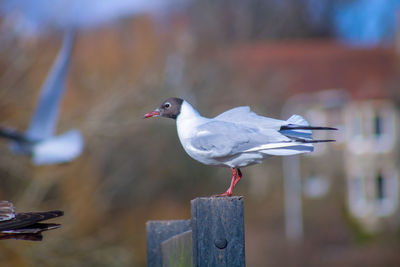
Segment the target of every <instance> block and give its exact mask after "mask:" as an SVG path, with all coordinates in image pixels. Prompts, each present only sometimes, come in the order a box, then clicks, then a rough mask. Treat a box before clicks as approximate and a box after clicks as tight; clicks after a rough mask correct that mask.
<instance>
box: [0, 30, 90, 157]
mask: <svg viewBox="0 0 400 267" xmlns="http://www.w3.org/2000/svg"><path fill="white" fill-rule="evenodd" d="M74 35H75V34H74V32H73V31H72V30H70V31H67V32H66V34H65V37H64V41H63V45H62V48H61V50H60V52H59V54H58V56H57V58H56V60H55V62H54V64H53V66H52V69H51V70H50V72H49V74H48V75H47V79H46V81H45V83H44V84H43V87H42V89H41V93H40V98H39V102H38V104H37V107H36V110H35V112H34V114H33V117H32V120H31V122H30V125H29V128H28V130H27V131H26V132H25V133H21V132H19V131H17V130H15V129H12V128H9V127H4V126H2V127H0V137H3V138H6V139H9V140H11V150H12V151H13V152H14V153H17V154H24V155H31V156H32V161H33V164H35V165H48V164H54V163H63V162H69V161H71V160H73V159H74V158H76V157H78V156H79V155H80V154H81V153H82V150H83V138H82V135H81V134H80V132H79V131H78V130H75V129H73V130H70V131H68V132H66V133H63V134H61V135H58V136H54V131H55V128H56V124H57V120H58V113H59V106H60V101H61V98H62V95H63V92H64V88H65V80H66V77H67V72H68V66H69V61H70V57H71V51H72V48H73V43H74Z"/></svg>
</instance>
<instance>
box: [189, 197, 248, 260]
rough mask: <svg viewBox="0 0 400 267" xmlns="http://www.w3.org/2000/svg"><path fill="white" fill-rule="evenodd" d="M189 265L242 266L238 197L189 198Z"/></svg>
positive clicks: (240, 213) (241, 233)
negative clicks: (190, 212)
mask: <svg viewBox="0 0 400 267" xmlns="http://www.w3.org/2000/svg"><path fill="white" fill-rule="evenodd" d="M191 203H192V223H191V225H192V239H193V241H192V242H193V266H245V252H244V248H245V246H244V217H243V199H242V197H206V198H196V199H194V200H192V202H191Z"/></svg>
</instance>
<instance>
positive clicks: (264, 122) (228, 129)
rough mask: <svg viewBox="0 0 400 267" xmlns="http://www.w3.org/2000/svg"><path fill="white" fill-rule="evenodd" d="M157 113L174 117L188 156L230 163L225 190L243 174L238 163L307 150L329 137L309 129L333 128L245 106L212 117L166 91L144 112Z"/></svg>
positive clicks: (226, 194) (200, 159)
mask: <svg viewBox="0 0 400 267" xmlns="http://www.w3.org/2000/svg"><path fill="white" fill-rule="evenodd" d="M157 116H162V117H166V118H171V119H174V120H176V128H177V131H178V136H179V140H180V142H181V144H182V146H183V148H184V149H185V151H186V153H188V154H189V156H191V157H192V158H193V159H195V160H197V161H200V162H201V163H204V164H207V165H216V166H225V167H230V168H231V169H232V181H231V184H230V186H229V188H228V189H227V190H226V192H225V193H222V194H219V195H217V196H232V195H233V188H234V187H235V185H236V184H237V183H238V182H239V180H240V179H241V178H242V172H241V171H240V168H242V167H246V166H249V165H253V164H258V163H261V161H262V160H263V159H266V158H268V157H269V156H288V155H295V154H300V153H307V152H312V151H313V149H314V147H313V143H319V142H332V141H334V140H313V139H312V137H311V134H312V130H337V129H335V128H331V127H314V126H310V125H309V123H308V122H307V121H306V120H305V119H303V118H302V117H301V116H299V115H293V116H292V117H290V118H289V119H288V120H286V121H283V120H277V119H271V118H267V117H263V116H259V115H257V114H256V113H254V112H252V111H251V110H250V108H249V107H247V106H242V107H236V108H233V109H230V110H228V111H225V112H224V113H222V114H220V115H218V116H216V117H215V118H205V117H203V116H201V115H200V114H199V112H198V111H197V110H196V109H195V108H193V107H192V106H191V105H190V104H189V103H188V102H186V101H185V100H183V99H180V98H176V97H171V98H168V99H167V100H165V101H164V102H163V103H162V104H161V106H160V107H159V108H157V109H155V110H154V111H152V112H149V113H147V114H145V115H144V118H150V117H157Z"/></svg>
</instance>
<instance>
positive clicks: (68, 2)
mask: <svg viewBox="0 0 400 267" xmlns="http://www.w3.org/2000/svg"><path fill="white" fill-rule="evenodd" d="M191 1H193V0H2V1H0V12H1V14H2V15H3V16H5V21H6V23H5V24H6V25H8V28H11V29H12V30H13V31H14V32H15V33H17V34H19V35H28V36H29V35H34V34H37V33H40V32H41V29H46V28H47V27H49V25H51V27H53V28H68V27H71V26H73V27H78V28H79V27H80V28H90V27H96V26H97V25H99V24H104V23H107V22H109V21H112V20H114V19H117V18H120V17H123V16H131V15H135V14H142V13H153V14H155V15H157V14H158V15H163V14H167V13H168V12H169V11H171V10H176V9H179V8H183V7H185V5H186V4H187V3H189V2H191ZM216 1H218V0H216ZM265 1H271V0H265ZM281 1H283V2H284V3H286V4H291V3H292V2H291V1H286V2H285V1H284V0H279V1H276V4H279V5H281V4H282V3H283V2H281ZM302 3H303V4H305V5H307V14H308V15H309V16H310V18H311V19H312V20H313V21H315V23H317V24H318V23H327V20H324V18H323V17H321V16H326V14H327V13H325V12H324V10H325V9H326V8H327V7H329V8H330V9H331V10H332V12H329V13H328V14H329V16H331V18H332V19H331V21H332V26H333V29H334V32H335V37H336V38H338V39H339V40H342V41H344V42H345V43H348V44H351V45H355V46H376V45H380V44H385V43H391V42H392V40H393V39H394V38H395V33H396V20H397V21H400V19H399V18H400V0H353V1H350V0H349V1H332V0H304V1H303V2H302ZM328 21H329V20H328Z"/></svg>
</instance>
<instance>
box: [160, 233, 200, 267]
mask: <svg viewBox="0 0 400 267" xmlns="http://www.w3.org/2000/svg"><path fill="white" fill-rule="evenodd" d="M161 251H162V265H163V267H191V266H193V256H192V254H193V252H192V231H186V232H183V233H181V234H179V235H175V236H173V237H171V238H169V239H167V240H165V241H164V242H162V243H161Z"/></svg>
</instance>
